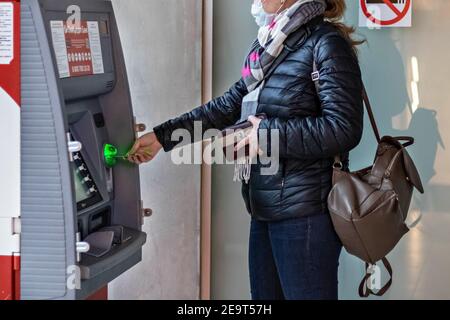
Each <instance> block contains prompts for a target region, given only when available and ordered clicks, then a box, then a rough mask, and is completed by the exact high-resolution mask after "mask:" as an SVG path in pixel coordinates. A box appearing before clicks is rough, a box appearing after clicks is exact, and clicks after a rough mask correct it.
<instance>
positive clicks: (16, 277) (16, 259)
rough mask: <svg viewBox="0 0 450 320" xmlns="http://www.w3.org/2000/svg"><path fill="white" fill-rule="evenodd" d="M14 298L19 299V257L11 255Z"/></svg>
mask: <svg viewBox="0 0 450 320" xmlns="http://www.w3.org/2000/svg"><path fill="white" fill-rule="evenodd" d="M13 277H14V300H20V257H19V256H14V257H13Z"/></svg>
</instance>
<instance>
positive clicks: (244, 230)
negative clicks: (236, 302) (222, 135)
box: [211, 0, 257, 299]
mask: <svg viewBox="0 0 450 320" xmlns="http://www.w3.org/2000/svg"><path fill="white" fill-rule="evenodd" d="M251 3H252V0H214V62H213V63H214V65H213V94H214V95H215V96H220V95H221V94H223V93H224V92H225V91H226V90H227V89H228V88H229V87H230V86H231V85H232V84H233V83H234V82H236V81H237V80H239V78H240V70H241V67H242V63H243V61H244V58H245V55H246V54H247V53H248V50H249V47H250V44H251V42H252V40H253V39H254V38H255V36H256V31H257V29H256V24H255V23H254V21H253V19H252V17H251V15H250V6H251ZM233 170H234V166H225V165H215V166H213V169H212V172H213V181H212V266H211V267H212V271H211V273H212V275H211V276H212V278H211V294H212V297H213V298H214V299H248V298H250V294H249V293H250V288H249V280H248V271H247V250H248V246H247V241H248V231H249V221H250V219H249V215H248V214H247V211H246V210H245V206H244V202H243V200H242V198H241V191H240V190H241V184H240V183H236V182H233Z"/></svg>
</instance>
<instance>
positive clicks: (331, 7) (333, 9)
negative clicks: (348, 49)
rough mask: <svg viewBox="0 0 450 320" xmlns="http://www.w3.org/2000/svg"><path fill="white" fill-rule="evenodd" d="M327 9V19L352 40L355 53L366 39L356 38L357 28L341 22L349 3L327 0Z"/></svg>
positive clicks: (343, 0) (342, 0) (341, 0)
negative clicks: (354, 35) (354, 36)
mask: <svg viewBox="0 0 450 320" xmlns="http://www.w3.org/2000/svg"><path fill="white" fill-rule="evenodd" d="M326 3H327V9H326V11H325V19H327V20H328V21H329V22H331V23H332V24H333V25H334V26H335V27H336V28H337V29H338V31H339V32H340V33H341V34H342V35H343V36H344V37H345V38H346V39H347V40H348V41H349V42H350V44H351V45H352V47H353V50H354V51H355V53H356V52H357V46H358V45H360V44H363V43H364V42H365V40H355V39H354V38H353V37H352V35H353V34H354V33H355V28H353V27H350V26H347V25H346V24H344V23H342V22H341V19H342V18H343V17H344V14H345V10H346V9H347V5H346V4H345V0H326Z"/></svg>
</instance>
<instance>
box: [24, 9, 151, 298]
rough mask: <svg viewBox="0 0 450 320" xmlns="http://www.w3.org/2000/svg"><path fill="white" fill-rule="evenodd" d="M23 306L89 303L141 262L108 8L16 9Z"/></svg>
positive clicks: (124, 107)
mask: <svg viewBox="0 0 450 320" xmlns="http://www.w3.org/2000/svg"><path fill="white" fill-rule="evenodd" d="M21 46H22V49H21V61H22V62H21V63H22V74H21V82H22V107H21V118H22V120H21V145H22V146H21V155H22V158H21V168H22V169H21V181H22V182H21V244H20V251H21V252H20V255H21V270H20V276H21V277H20V294H21V299H63V300H72V299H86V298H88V297H89V296H91V295H92V294H94V293H95V292H97V291H98V290H99V289H101V288H104V287H105V286H106V285H107V284H108V283H109V282H110V281H112V280H113V279H115V278H116V277H118V276H119V275H120V274H122V273H123V272H125V271H127V270H128V269H130V268H131V267H133V266H134V265H136V264H137V263H139V262H140V261H141V258H142V246H143V245H144V243H145V242H146V234H145V233H143V232H142V224H143V218H144V216H149V215H150V214H151V210H149V209H144V208H143V204H142V200H141V194H140V185H139V169H138V167H137V166H135V165H132V164H131V163H129V162H127V161H125V160H124V158H123V157H124V156H125V155H126V153H127V151H128V150H129V149H130V148H131V146H132V144H133V142H134V141H135V139H136V135H137V132H138V131H142V130H143V129H144V128H143V125H137V124H136V123H135V120H134V116H133V111H132V106H131V98H130V93H129V87H128V80H127V73H126V69H125V63H124V57H123V53H122V48H121V44H120V38H119V31H118V28H117V24H116V20H115V17H114V11H113V7H112V4H111V2H110V1H105V0H22V1H21Z"/></svg>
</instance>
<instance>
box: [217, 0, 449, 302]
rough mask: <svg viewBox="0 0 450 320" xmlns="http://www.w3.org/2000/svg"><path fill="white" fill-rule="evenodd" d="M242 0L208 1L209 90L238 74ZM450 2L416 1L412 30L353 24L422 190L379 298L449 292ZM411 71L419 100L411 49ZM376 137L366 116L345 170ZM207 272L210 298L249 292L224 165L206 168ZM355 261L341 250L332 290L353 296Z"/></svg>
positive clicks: (370, 149) (233, 192) (389, 123)
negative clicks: (407, 137) (209, 194)
mask: <svg viewBox="0 0 450 320" xmlns="http://www.w3.org/2000/svg"><path fill="white" fill-rule="evenodd" d="M358 2H359V1H353V0H351V1H347V4H348V6H349V10H348V13H347V22H348V23H349V24H352V25H355V26H356V25H357V16H358V7H357V4H358ZM250 4H251V0H246V1H242V0H214V6H215V8H214V12H215V21H214V27H215V30H214V35H215V43H214V45H215V46H214V52H215V55H214V58H215V60H214V94H215V95H219V94H221V93H223V92H224V90H226V89H227V88H228V87H229V86H230V85H231V84H232V83H233V82H234V81H235V80H236V79H238V77H239V70H240V67H241V63H242V59H243V57H244V55H245V52H246V50H247V48H248V45H249V43H250V41H251V40H252V38H253V36H254V35H256V28H255V26H254V24H253V21H252V18H251V16H250V15H249V10H250ZM449 12H450V2H449V1H448V0H433V1H427V0H415V1H414V13H413V24H414V27H413V28H407V29H391V30H387V29H386V30H384V29H383V30H372V31H371V30H367V29H358V32H359V33H360V34H361V35H363V36H364V37H366V38H367V40H368V44H365V45H363V46H362V47H361V49H360V57H361V66H362V69H363V73H364V79H365V81H366V85H367V89H368V91H369V94H370V96H371V98H372V100H373V104H374V109H375V110H374V111H375V113H376V117H377V120H378V122H379V126H380V129H381V131H382V133H383V134H395V135H399V134H401V135H403V134H411V135H413V136H415V138H416V140H417V144H416V145H415V146H414V147H413V148H411V149H410V151H411V153H412V155H413V157H414V159H415V160H416V162H417V165H418V167H419V169H420V171H421V173H422V176H423V180H424V184H425V185H426V191H427V193H426V195H425V196H420V195H418V194H416V195H415V197H414V200H413V204H412V209H411V212H410V221H413V220H414V219H417V218H419V217H422V219H421V221H420V224H419V225H418V226H417V227H416V228H414V229H413V230H412V231H411V232H410V233H409V234H408V235H407V236H406V237H405V238H404V239H403V241H402V242H401V243H400V245H399V246H398V247H397V248H396V249H395V251H394V252H393V253H392V254H391V255H390V259H391V260H392V264H393V267H394V272H395V279H394V285H393V287H392V289H391V291H389V293H388V294H387V295H386V296H385V297H384V299H421V298H424V299H449V298H450V276H449V275H448V270H449V269H450V258H449V256H448V243H449V242H450V233H449V232H448V230H450V201H449V197H448V195H449V194H450V167H449V165H448V163H449V160H450V154H449V152H450V151H449V149H448V147H447V146H448V145H449V144H450V128H449V127H447V126H446V120H447V121H448V119H450V111H449V108H448V107H447V103H448V101H450V91H449V90H448V89H447V88H448V77H447V75H448V74H449V72H450V66H449V64H448V63H446V62H445V61H447V58H446V56H447V55H448V51H449V49H450V47H449V44H448V41H445V39H447V38H448V32H449V30H450V20H449V19H448V18H449V14H450V13H449ZM413 56H414V57H417V59H418V61H419V69H420V83H419V94H420V103H419V107H418V109H417V110H415V109H414V108H412V101H411V97H412V92H411V82H412V80H413V77H412V67H411V65H412V63H411V61H412V60H411V59H412V57H413ZM374 152H375V140H374V138H373V134H372V132H371V129H370V126H369V122H368V119H367V118H366V129H365V134H364V138H363V140H362V142H361V144H360V146H359V147H358V148H357V149H356V150H354V152H352V155H351V166H352V168H354V169H356V168H360V167H364V166H366V165H368V164H370V162H371V161H372V160H373V155H374ZM212 207H213V263H212V265H213V271H212V272H213V276H212V280H213V281H212V289H213V290H212V292H213V297H214V298H224V299H237V298H242V299H246V298H248V297H249V287H248V271H247V239H248V220H249V219H248V217H246V215H245V209H244V205H243V202H242V199H241V197H240V192H239V185H236V184H233V183H232V168H228V167H225V166H216V167H214V169H213V206H212ZM363 272H364V270H363V264H362V263H361V262H360V261H358V260H357V259H355V258H353V257H350V256H349V255H348V254H346V253H344V254H342V256H341V267H340V277H339V278H340V296H341V298H343V299H356V298H357V285H358V283H359V281H360V279H361V277H362V276H363Z"/></svg>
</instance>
